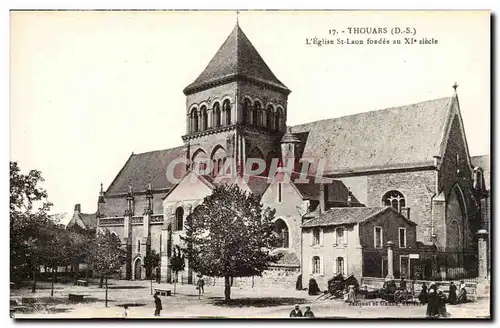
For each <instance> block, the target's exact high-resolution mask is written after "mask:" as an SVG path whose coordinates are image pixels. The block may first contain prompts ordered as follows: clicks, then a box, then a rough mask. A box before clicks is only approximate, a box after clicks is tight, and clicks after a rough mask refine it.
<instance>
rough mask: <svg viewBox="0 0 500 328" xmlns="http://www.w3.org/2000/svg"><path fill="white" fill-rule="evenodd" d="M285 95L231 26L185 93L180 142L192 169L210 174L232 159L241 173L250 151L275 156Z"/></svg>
mask: <svg viewBox="0 0 500 328" xmlns="http://www.w3.org/2000/svg"><path fill="white" fill-rule="evenodd" d="M290 92H291V91H290V90H289V89H288V88H287V87H286V86H285V85H284V84H283V83H282V82H281V81H280V80H278V78H276V76H275V75H274V74H273V72H272V71H271V70H270V69H269V67H268V66H267V64H266V63H265V62H264V60H263V59H262V57H261V56H260V55H259V53H258V52H257V50H256V49H255V47H254V46H253V45H252V43H251V42H250V40H249V39H248V38H247V36H246V35H245V33H243V31H242V30H241V28H240V27H239V25H236V26H235V27H234V29H233V31H232V32H231V34H230V35H229V36H228V38H227V39H226V41H225V42H224V43H223V44H222V46H221V47H220V49H219V50H218V51H217V53H216V54H215V56H214V57H213V58H212V60H211V61H210V62H209V63H208V65H207V67H206V68H205V70H203V72H202V73H201V74H200V75H199V76H198V78H196V80H195V81H194V82H193V83H191V84H190V85H188V86H187V87H186V88H185V89H184V94H185V95H186V97H187V101H186V106H187V107H186V134H185V135H184V136H183V137H182V138H183V141H184V144H185V146H186V147H185V149H187V153H186V159H187V160H189V161H191V163H192V164H191V168H192V169H197V170H199V169H200V168H206V169H207V171H203V173H204V174H215V173H214V172H217V171H218V168H219V166H220V162H221V161H224V158H234V159H236V161H237V165H239V167H240V168H241V170H243V169H244V167H245V163H246V159H247V158H249V157H250V156H251V154H250V152H251V151H256V152H257V153H259V154H262V156H261V158H262V159H267V158H268V157H269V156H271V155H270V154H276V153H277V152H279V148H280V140H281V137H282V136H283V134H284V132H285V128H286V116H287V99H288V94H290ZM194 145H196V146H194ZM221 150H222V151H223V153H224V154H223V155H222V157H223V158H220V157H221ZM202 153H203V154H204V155H203V158H206V162H207V163H208V164H206V165H200V164H199V163H195V162H200V161H202V157H198V156H199V155H201V154H202ZM210 154H217V156H218V157H211V155H210ZM273 156H274V155H273ZM203 161H205V159H203ZM210 166H211V167H210ZM209 172H210V173H209Z"/></svg>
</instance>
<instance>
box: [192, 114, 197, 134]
mask: <svg viewBox="0 0 500 328" xmlns="http://www.w3.org/2000/svg"><path fill="white" fill-rule="evenodd" d="M191 132H198V112H197V111H196V108H193V109H192V110H191Z"/></svg>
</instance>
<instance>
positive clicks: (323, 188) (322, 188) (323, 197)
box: [319, 183, 328, 213]
mask: <svg viewBox="0 0 500 328" xmlns="http://www.w3.org/2000/svg"><path fill="white" fill-rule="evenodd" d="M327 207H328V185H325V184H323V183H322V184H320V185H319V212H320V213H324V212H326V210H327V209H328V208H327Z"/></svg>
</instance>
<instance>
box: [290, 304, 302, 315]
mask: <svg viewBox="0 0 500 328" xmlns="http://www.w3.org/2000/svg"><path fill="white" fill-rule="evenodd" d="M301 317H302V311H300V307H299V305H298V304H295V308H294V309H293V310H292V311H291V312H290V318H301Z"/></svg>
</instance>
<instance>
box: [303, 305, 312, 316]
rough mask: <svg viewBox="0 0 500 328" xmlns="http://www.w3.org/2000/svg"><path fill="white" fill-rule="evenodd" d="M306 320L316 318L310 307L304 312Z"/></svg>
mask: <svg viewBox="0 0 500 328" xmlns="http://www.w3.org/2000/svg"><path fill="white" fill-rule="evenodd" d="M304 318H314V313H313V311H311V307H310V306H306V311H305V312H304Z"/></svg>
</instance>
